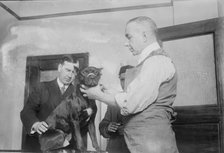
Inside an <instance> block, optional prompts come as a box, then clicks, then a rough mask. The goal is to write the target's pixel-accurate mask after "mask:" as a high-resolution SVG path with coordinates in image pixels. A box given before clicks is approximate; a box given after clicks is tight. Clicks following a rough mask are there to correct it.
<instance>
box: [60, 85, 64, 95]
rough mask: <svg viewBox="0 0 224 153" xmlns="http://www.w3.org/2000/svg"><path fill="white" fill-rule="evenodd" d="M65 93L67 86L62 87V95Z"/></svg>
mask: <svg viewBox="0 0 224 153" xmlns="http://www.w3.org/2000/svg"><path fill="white" fill-rule="evenodd" d="M64 93H65V85H63V86H62V87H61V94H62V95H63V94H64Z"/></svg>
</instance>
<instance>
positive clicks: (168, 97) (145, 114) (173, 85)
mask: <svg viewBox="0 0 224 153" xmlns="http://www.w3.org/2000/svg"><path fill="white" fill-rule="evenodd" d="M152 56H166V57H167V58H169V57H168V55H167V54H166V53H165V52H164V51H163V50H162V49H159V50H156V51H153V52H152V53H150V54H149V56H148V57H147V58H146V59H145V60H144V61H142V62H141V63H140V64H138V65H137V66H136V67H135V68H133V69H130V70H127V72H126V75H127V78H125V81H126V82H125V85H126V87H127V85H128V84H129V83H130V82H131V81H132V80H133V79H134V78H135V77H136V76H137V75H138V74H139V71H140V70H141V68H142V66H143V63H144V62H145V61H146V60H150V58H151V57H152ZM155 68H156V67H155ZM146 83H147V82H146ZM149 86H150V84H149ZM176 90H177V74H176V72H175V74H174V76H173V77H172V78H171V79H170V80H168V81H166V82H162V83H161V85H160V87H159V93H158V96H157V99H156V100H155V101H154V102H153V103H152V104H150V105H149V106H148V107H147V108H145V109H144V110H143V111H142V112H139V113H137V114H134V115H130V116H128V117H127V118H126V119H125V121H124V122H126V127H128V126H136V125H144V124H145V123H146V122H148V123H150V124H151V123H152V124H154V123H164V122H165V123H167V122H172V121H173V120H174V118H175V116H176V113H175V112H174V109H173V107H172V104H173V102H174V100H175V97H176ZM139 92H141V91H139Z"/></svg>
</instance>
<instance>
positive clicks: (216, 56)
mask: <svg viewBox="0 0 224 153" xmlns="http://www.w3.org/2000/svg"><path fill="white" fill-rule="evenodd" d="M159 34H160V37H161V38H162V40H163V41H164V48H165V49H167V50H168V53H169V51H170V52H171V57H172V58H173V60H174V62H175V61H176V62H177V63H175V64H176V67H177V70H178V71H179V72H178V71H177V73H178V75H179V78H178V79H179V80H178V81H179V82H178V92H179V93H178V92H177V99H176V101H175V104H176V105H175V110H176V112H177V113H178V116H177V120H176V121H175V122H174V123H173V127H174V131H175V134H176V139H177V145H178V148H179V151H180V153H223V152H224V147H223V146H224V140H223V138H224V134H223V132H224V118H223V110H224V109H223V106H224V105H223V104H224V90H223V85H224V47H223V46H224V19H223V18H216V19H210V20H205V21H199V22H194V23H188V24H182V25H176V26H171V27H165V28H161V29H159ZM177 48H178V49H177ZM186 48H188V50H186ZM171 50H175V51H171ZM182 50H184V52H183V51H182ZM180 58H181V59H180ZM178 64H179V65H178Z"/></svg>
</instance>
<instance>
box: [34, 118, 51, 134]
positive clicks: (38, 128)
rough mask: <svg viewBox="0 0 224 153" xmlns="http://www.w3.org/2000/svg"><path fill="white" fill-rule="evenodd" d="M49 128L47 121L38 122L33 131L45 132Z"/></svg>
mask: <svg viewBox="0 0 224 153" xmlns="http://www.w3.org/2000/svg"><path fill="white" fill-rule="evenodd" d="M47 130H48V125H47V123H46V122H44V121H42V122H36V123H34V124H33V127H32V131H34V132H37V133H39V134H42V133H45V132H46V131H47Z"/></svg>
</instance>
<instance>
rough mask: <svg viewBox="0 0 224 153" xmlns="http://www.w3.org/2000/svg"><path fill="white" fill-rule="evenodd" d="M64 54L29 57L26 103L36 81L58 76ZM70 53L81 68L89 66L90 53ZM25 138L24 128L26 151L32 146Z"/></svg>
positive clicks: (23, 147)
mask: <svg viewBox="0 0 224 153" xmlns="http://www.w3.org/2000/svg"><path fill="white" fill-rule="evenodd" d="M63 55H64V54H61V55H45V56H29V57H27V61H26V62H27V64H26V84H25V95H24V97H25V98H24V99H25V100H24V104H26V101H27V99H28V96H29V93H31V92H32V90H33V87H34V86H35V84H36V83H38V82H42V81H50V80H53V79H55V78H56V73H57V68H58V64H59V62H60V59H61V57H62V56H63ZM67 55H68V54H67ZM70 55H71V56H72V58H73V59H74V61H78V62H79V69H83V68H85V67H87V66H88V64H89V54H88V53H78V54H70ZM25 138H26V137H25V131H24V129H23V136H22V150H25V151H26V150H27V148H30V147H28V146H25V143H24V142H25ZM29 151H30V150H29Z"/></svg>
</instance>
